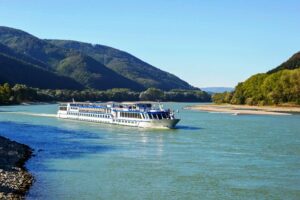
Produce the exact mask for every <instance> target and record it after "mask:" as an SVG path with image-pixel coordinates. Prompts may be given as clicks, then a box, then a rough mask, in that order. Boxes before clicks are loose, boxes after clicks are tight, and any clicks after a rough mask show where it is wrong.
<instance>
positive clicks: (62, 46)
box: [0, 26, 196, 91]
mask: <svg viewBox="0 0 300 200" xmlns="http://www.w3.org/2000/svg"><path fill="white" fill-rule="evenodd" d="M0 44H2V47H1V46H0V49H1V48H3V49H2V50H3V51H4V52H5V53H6V54H8V55H9V56H12V57H15V58H18V59H19V60H22V61H24V62H26V63H28V64H31V65H35V66H38V67H39V68H43V69H44V70H47V71H48V72H51V73H52V74H57V75H60V76H68V77H69V78H71V79H73V80H74V81H76V82H79V83H80V84H81V85H83V86H84V87H85V88H93V89H100V90H102V89H111V88H128V89H132V90H135V91H141V90H144V89H146V88H149V87H156V88H159V89H162V90H171V89H196V88H194V87H192V86H191V85H189V84H188V83H187V82H185V81H183V80H181V79H180V78H178V77H176V76H175V75H172V74H170V73H168V72H165V71H162V70H160V69H158V68H155V67H153V66H151V65H150V64H147V63H145V62H143V61H142V60H140V59H138V58H136V57H134V56H132V55H130V54H128V53H126V52H123V51H120V50H117V49H114V48H111V47H106V46H102V45H91V44H87V43H81V42H74V41H65V40H42V39H39V38H37V37H35V36H33V35H31V34H29V33H26V32H24V31H21V30H18V29H13V28H9V27H3V26H0ZM3 45H4V46H3ZM6 47H8V49H6ZM8 52H9V53H8ZM0 72H1V71H0ZM47 84H48V85H49V88H50V87H51V88H52V86H51V84H52V83H50V82H48V83H46V85H47ZM29 86H30V85H29ZM78 89H80V87H78Z"/></svg>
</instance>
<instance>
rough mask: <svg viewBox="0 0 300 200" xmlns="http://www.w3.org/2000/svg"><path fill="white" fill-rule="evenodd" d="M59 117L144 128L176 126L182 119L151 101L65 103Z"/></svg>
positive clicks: (60, 108) (61, 105)
mask: <svg viewBox="0 0 300 200" xmlns="http://www.w3.org/2000/svg"><path fill="white" fill-rule="evenodd" d="M57 117H58V118H63V119H72V120H80V121H89V122H96V123H109V124H119V125H126V126H135V127H143V128H175V126H176V124H177V123H178V122H179V121H180V119H177V118H175V114H174V112H173V111H171V110H170V109H163V105H161V104H151V103H105V104H104V103H81V102H70V103H63V104H60V105H59V108H58V112H57Z"/></svg>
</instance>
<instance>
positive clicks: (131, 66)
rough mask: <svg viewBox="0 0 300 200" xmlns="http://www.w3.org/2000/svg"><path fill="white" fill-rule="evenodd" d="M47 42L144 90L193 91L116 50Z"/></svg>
mask: <svg viewBox="0 0 300 200" xmlns="http://www.w3.org/2000/svg"><path fill="white" fill-rule="evenodd" d="M47 41H48V42H50V43H52V44H54V45H56V46H59V47H64V48H67V49H73V50H76V51H79V52H81V53H83V54H86V55H88V56H91V57H93V58H94V59H95V60H97V61H99V62H101V63H102V64H104V65H105V66H107V67H109V68H110V69H112V70H114V71H115V72H117V73H118V74H120V75H122V76H125V77H126V78H128V79H131V80H132V81H136V82H137V83H139V84H141V85H143V86H144V87H145V88H150V87H155V88H159V89H161V90H171V89H195V88H194V87H192V86H191V85H189V84H188V83H187V82H185V81H183V80H181V79H179V78H178V77H176V76H174V75H173V74H170V73H168V72H165V71H162V70H160V69H158V68H156V67H154V66H152V65H150V64H148V63H145V62H143V61H142V60H140V59H138V58H136V57H134V56H133V55H131V54H129V53H126V52H124V51H120V50H118V49H114V48H111V47H107V46H103V45H92V44H88V43H83V42H77V41H70V40H47Z"/></svg>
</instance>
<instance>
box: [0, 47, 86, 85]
mask: <svg viewBox="0 0 300 200" xmlns="http://www.w3.org/2000/svg"><path fill="white" fill-rule="evenodd" d="M0 83H10V84H12V85H13V84H16V83H20V84H26V85H29V86H31V87H38V88H47V89H83V88H84V87H83V86H82V85H81V84H79V83H77V82H76V81H74V80H73V79H71V78H68V77H63V76H59V75H57V74H54V73H52V72H49V71H47V70H45V69H42V68H39V67H38V66H35V65H32V64H29V63H26V62H24V61H21V60H18V59H16V58H13V57H9V56H7V55H5V54H2V53H0Z"/></svg>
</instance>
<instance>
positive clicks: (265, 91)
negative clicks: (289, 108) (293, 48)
mask: <svg viewBox="0 0 300 200" xmlns="http://www.w3.org/2000/svg"><path fill="white" fill-rule="evenodd" d="M212 99H213V102H215V103H231V104H247V105H277V104H286V103H288V104H298V105H300V52H298V53H296V54H294V55H293V56H292V57H291V58H290V59H289V60H287V61H286V62H284V63H283V64H281V65H280V66H279V67H277V68H275V69H273V70H271V71H269V72H268V73H266V74H256V75H253V76H251V77H250V78H249V79H247V80H246V81H245V82H243V83H239V84H238V85H237V86H236V87H235V90H234V91H233V92H231V93H228V92H225V93H219V94H214V95H213V96H212Z"/></svg>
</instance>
